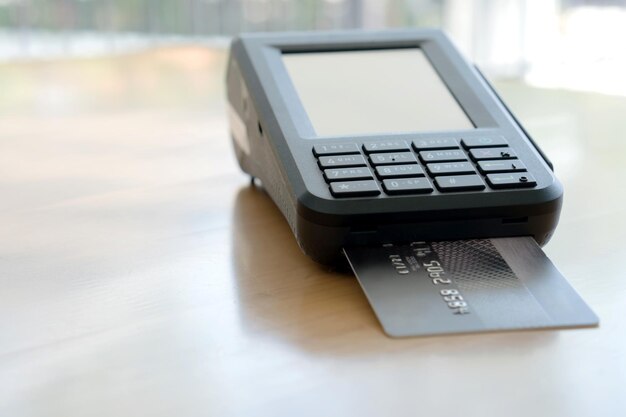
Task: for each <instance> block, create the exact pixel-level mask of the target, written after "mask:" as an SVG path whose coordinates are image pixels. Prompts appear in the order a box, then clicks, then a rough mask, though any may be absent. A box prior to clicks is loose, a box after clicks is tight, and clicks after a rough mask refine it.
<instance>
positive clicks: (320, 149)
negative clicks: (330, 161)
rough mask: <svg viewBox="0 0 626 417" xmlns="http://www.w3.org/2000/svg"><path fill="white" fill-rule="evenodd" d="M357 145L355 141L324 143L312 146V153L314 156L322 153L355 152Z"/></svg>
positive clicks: (357, 150) (341, 153) (347, 153)
mask: <svg viewBox="0 0 626 417" xmlns="http://www.w3.org/2000/svg"><path fill="white" fill-rule="evenodd" d="M357 153H360V152H359V147H358V145H357V144H356V143H328V144H327V143H325V144H323V145H315V146H313V154H314V155H315V156H322V155H349V154H357Z"/></svg>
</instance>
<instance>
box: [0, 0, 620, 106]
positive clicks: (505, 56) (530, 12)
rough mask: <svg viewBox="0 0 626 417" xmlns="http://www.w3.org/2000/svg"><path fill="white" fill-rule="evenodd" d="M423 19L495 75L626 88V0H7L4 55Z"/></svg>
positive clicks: (0, 11) (0, 56)
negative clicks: (446, 33) (443, 31)
mask: <svg viewBox="0 0 626 417" xmlns="http://www.w3.org/2000/svg"><path fill="white" fill-rule="evenodd" d="M423 26H431V27H432V26H436V27H442V28H444V29H445V30H446V31H447V32H448V33H449V34H450V35H451V36H452V38H453V39H454V40H455V41H456V43H457V45H458V46H459V47H460V48H461V49H462V50H463V52H465V54H466V55H467V56H468V57H470V58H471V59H472V60H474V61H475V62H477V63H478V64H479V65H480V66H481V67H482V68H483V70H484V71H486V72H487V73H488V74H489V75H491V76H494V77H508V78H523V79H524V80H526V81H528V82H529V83H532V84H534V85H540V86H547V87H562V88H570V89H578V90H587V91H598V92H603V93H606V94H620V95H626V82H623V81H622V77H623V74H625V73H626V54H625V53H624V50H625V49H626V46H624V44H623V42H624V40H625V39H626V0H297V1H296V0H0V60H5V61H6V60H16V59H29V58H34V59H50V58H57V57H68V56H72V57H92V56H98V55H106V54H112V53H113V54H116V53H124V52H130V51H137V50H141V49H145V48H149V47H155V46H163V45H168V46H171V45H180V44H190V43H194V44H197V43H208V44H211V45H222V46H223V45H226V43H227V40H228V38H229V37H231V36H233V35H236V34H237V33H239V32H244V31H277V30H280V31H284V30H318V29H320V30H324V29H355V28H367V29H377V28H402V27H423Z"/></svg>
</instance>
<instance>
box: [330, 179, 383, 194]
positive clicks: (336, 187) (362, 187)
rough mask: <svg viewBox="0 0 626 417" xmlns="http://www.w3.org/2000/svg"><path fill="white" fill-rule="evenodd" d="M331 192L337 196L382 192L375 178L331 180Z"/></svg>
mask: <svg viewBox="0 0 626 417" xmlns="http://www.w3.org/2000/svg"><path fill="white" fill-rule="evenodd" d="M330 192H331V193H332V195H334V196H335V197H363V196H374V195H378V194H380V188H378V183H377V182H376V181H373V180H368V181H345V182H331V183H330Z"/></svg>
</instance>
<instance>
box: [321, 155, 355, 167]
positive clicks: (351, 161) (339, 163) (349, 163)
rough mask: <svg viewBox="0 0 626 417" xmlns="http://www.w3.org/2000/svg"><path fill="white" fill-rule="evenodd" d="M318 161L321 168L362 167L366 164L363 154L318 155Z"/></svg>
mask: <svg viewBox="0 0 626 417" xmlns="http://www.w3.org/2000/svg"><path fill="white" fill-rule="evenodd" d="M318 163H319V165H320V167H321V168H339V167H342V168H346V167H364V166H366V165H367V164H366V163H365V158H363V155H337V156H320V158H319V160H318Z"/></svg>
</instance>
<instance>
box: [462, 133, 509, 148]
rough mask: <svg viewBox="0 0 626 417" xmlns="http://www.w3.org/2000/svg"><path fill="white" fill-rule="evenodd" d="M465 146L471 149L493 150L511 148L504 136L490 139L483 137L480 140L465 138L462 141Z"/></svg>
mask: <svg viewBox="0 0 626 417" xmlns="http://www.w3.org/2000/svg"><path fill="white" fill-rule="evenodd" d="M461 143H463V146H464V147H465V148H467V149H469V148H493V147H496V146H509V143H508V142H507V141H506V139H504V138H503V137H502V136H497V137H489V136H482V137H478V138H463V139H462V140H461Z"/></svg>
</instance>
